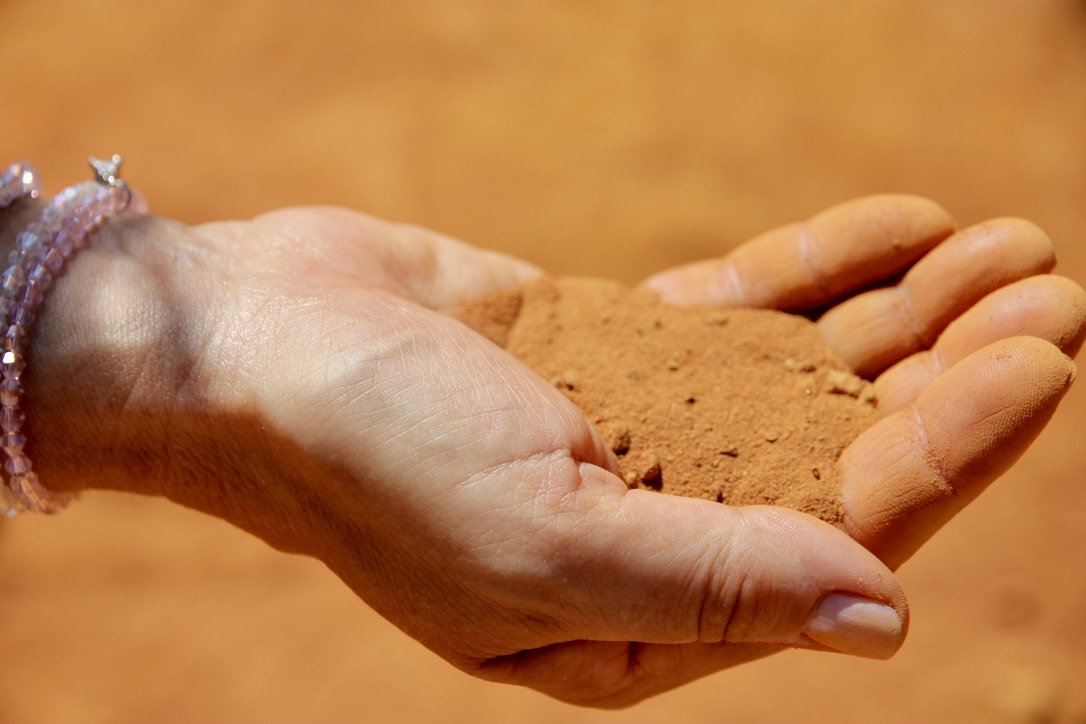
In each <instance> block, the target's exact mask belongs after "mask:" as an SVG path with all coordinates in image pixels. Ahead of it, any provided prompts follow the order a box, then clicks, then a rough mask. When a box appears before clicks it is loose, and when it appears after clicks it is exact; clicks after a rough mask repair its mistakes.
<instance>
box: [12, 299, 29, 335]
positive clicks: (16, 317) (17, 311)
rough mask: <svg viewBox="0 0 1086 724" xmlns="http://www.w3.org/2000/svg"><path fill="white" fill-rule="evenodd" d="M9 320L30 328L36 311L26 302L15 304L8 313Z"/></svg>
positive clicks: (24, 327)
mask: <svg viewBox="0 0 1086 724" xmlns="http://www.w3.org/2000/svg"><path fill="white" fill-rule="evenodd" d="M8 321H9V322H11V323H12V324H17V325H19V326H20V327H22V328H23V329H29V328H30V325H31V324H32V323H33V322H34V312H32V311H30V307H28V306H26V305H25V304H13V305H12V307H11V311H10V312H9V313H8Z"/></svg>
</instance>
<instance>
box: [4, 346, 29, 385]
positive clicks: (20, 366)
mask: <svg viewBox="0 0 1086 724" xmlns="http://www.w3.org/2000/svg"><path fill="white" fill-rule="evenodd" d="M25 369H26V358H25V357H23V354H22V352H19V351H17V350H8V351H6V352H4V354H3V355H0V374H2V375H3V376H4V379H6V380H17V379H19V375H21V374H22V373H23V370H25Z"/></svg>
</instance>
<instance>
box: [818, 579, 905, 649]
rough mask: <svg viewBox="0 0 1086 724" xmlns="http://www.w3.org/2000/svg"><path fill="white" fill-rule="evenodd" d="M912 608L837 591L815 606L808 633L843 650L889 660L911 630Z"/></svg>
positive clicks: (830, 645)
mask: <svg viewBox="0 0 1086 724" xmlns="http://www.w3.org/2000/svg"><path fill="white" fill-rule="evenodd" d="M908 624H909V609H908V607H907V606H906V607H904V608H903V609H902V610H900V611H899V610H898V609H896V608H895V607H893V606H891V605H889V604H887V603H884V602H882V601H874V600H871V599H869V598H865V597H863V596H857V595H855V594H852V593H842V592H840V591H834V592H833V593H829V594H827V595H825V596H823V597H822V599H821V600H820V601H819V602H818V605H817V606H815V609H814V611H813V612H812V613H811V617H810V618H809V619H808V620H807V625H806V626H805V627H804V629H803V633H804V635H806V636H807V637H808V638H810V639H811V640H813V641H814V642H816V643H818V644H821V645H822V646H826V647H828V648H830V649H833V650H834V651H838V652H840V653H846V654H851V655H853V656H862V657H864V658H869V659H889V658H890V657H892V656H893V655H894V654H896V653H897V651H898V649H900V648H901V644H902V643H903V642H904V641H905V634H906V632H907V631H908Z"/></svg>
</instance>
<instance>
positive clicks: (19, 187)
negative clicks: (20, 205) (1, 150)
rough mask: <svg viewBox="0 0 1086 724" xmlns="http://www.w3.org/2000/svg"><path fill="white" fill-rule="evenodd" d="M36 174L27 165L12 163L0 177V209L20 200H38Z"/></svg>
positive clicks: (39, 188)
mask: <svg viewBox="0 0 1086 724" xmlns="http://www.w3.org/2000/svg"><path fill="white" fill-rule="evenodd" d="M39 193H41V187H39V186H38V172H37V171H35V170H34V167H33V166H31V165H30V164H29V163H25V162H20V163H13V164H11V165H10V166H8V168H7V170H6V171H4V173H3V175H0V209H3V208H5V207H7V206H9V205H10V204H11V203H13V202H15V201H17V200H19V199H21V198H30V199H36V198H38V194H39Z"/></svg>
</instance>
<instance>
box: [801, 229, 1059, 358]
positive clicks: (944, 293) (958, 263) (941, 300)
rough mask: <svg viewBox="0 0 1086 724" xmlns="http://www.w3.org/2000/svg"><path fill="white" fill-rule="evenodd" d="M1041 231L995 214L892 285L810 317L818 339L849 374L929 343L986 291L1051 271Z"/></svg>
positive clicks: (1047, 243) (1050, 253)
mask: <svg viewBox="0 0 1086 724" xmlns="http://www.w3.org/2000/svg"><path fill="white" fill-rule="evenodd" d="M1055 263H1056V258H1055V255H1054V253H1053V250H1052V242H1051V241H1050V240H1049V239H1048V237H1047V236H1046V235H1045V233H1044V232H1043V231H1041V230H1040V229H1039V228H1037V227H1036V226H1035V225H1033V224H1031V223H1030V222H1028V221H1024V220H1022V219H997V220H994V221H989V222H987V223H984V224H980V225H978V226H973V227H971V228H969V229H966V230H964V231H961V232H959V233H957V234H955V235H954V236H953V237H951V238H950V239H949V240H947V241H946V242H945V243H943V244H940V245H939V246H938V247H937V248H935V249H934V250H932V251H931V253H929V254H928V255H927V256H925V257H924V258H923V259H921V260H920V261H919V262H917V264H916V266H914V267H913V268H912V269H910V270H909V271H908V273H906V274H905V277H904V278H903V279H902V280H901V282H900V283H899V284H897V285H896V286H892V287H888V288H885V289H875V290H872V291H869V292H865V293H863V294H859V295H857V296H855V297H853V298H852V299H848V300H846V301H844V302H842V303H841V304H839V305H837V306H836V307H834V308H833V309H830V310H829V311H828V312H826V313H825V314H824V315H822V317H821V318H819V320H818V328H819V331H820V332H821V333H822V337H823V338H824V339H825V340H826V341H827V342H828V343H829V344H830V347H832V348H833V350H834V351H835V352H837V354H838V355H840V356H841V358H842V359H844V361H845V362H846V363H847V364H848V365H849V366H850V367H852V368H853V369H854V370H856V372H857V374H859V375H861V376H865V377H870V376H874V375H876V374H878V373H879V372H882V371H883V370H884V369H886V368H887V367H889V366H890V365H892V364H894V363H896V362H898V361H900V360H902V359H904V358H905V357H907V356H908V355H910V354H912V353H913V352H916V351H918V350H921V349H926V348H928V347H930V346H931V344H932V342H933V341H934V340H935V338H936V337H937V336H938V335H939V333H940V332H941V331H942V330H943V328H945V327H946V325H947V324H949V323H950V322H951V320H953V319H954V318H956V317H957V316H958V315H960V314H961V313H962V312H964V311H965V310H967V309H969V307H971V306H973V305H974V304H975V303H976V302H977V301H979V300H980V299H981V298H983V297H984V295H986V294H988V293H989V292H991V291H994V290H996V289H999V288H1000V287H1002V286H1004V285H1006V284H1009V283H1011V282H1014V281H1017V280H1019V279H1024V278H1026V277H1029V276H1032V275H1034V274H1041V273H1044V272H1047V271H1049V270H1051V269H1052V267H1053V266H1054V265H1055Z"/></svg>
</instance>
